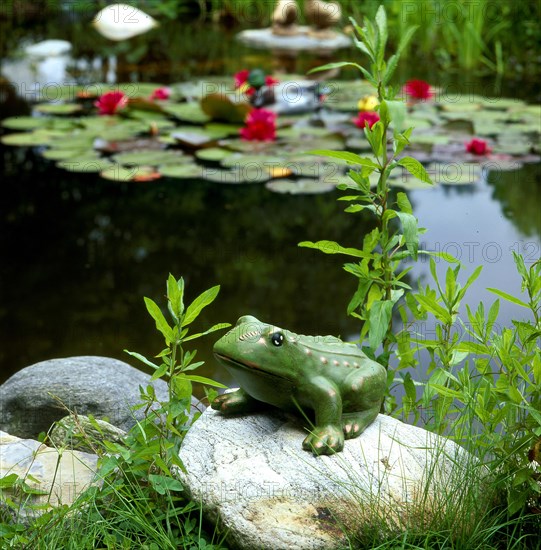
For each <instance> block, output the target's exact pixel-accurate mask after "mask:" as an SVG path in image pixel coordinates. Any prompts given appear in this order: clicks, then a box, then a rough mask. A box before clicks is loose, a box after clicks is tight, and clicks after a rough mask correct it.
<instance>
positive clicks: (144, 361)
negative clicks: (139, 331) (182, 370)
mask: <svg viewBox="0 0 541 550" xmlns="http://www.w3.org/2000/svg"><path fill="white" fill-rule="evenodd" d="M124 352H125V353H127V354H128V355H131V356H132V357H135V358H136V359H138V360H139V361H141V363H144V364H145V365H147V366H148V367H151V368H152V369H154V370H156V369H157V368H158V365H155V364H154V363H153V362H152V361H149V360H148V359H147V358H146V357H145V356H144V355H141V354H140V353H136V352H135V351H129V350H127V349H125V350H124Z"/></svg>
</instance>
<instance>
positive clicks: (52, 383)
mask: <svg viewBox="0 0 541 550" xmlns="http://www.w3.org/2000/svg"><path fill="white" fill-rule="evenodd" d="M149 384H150V376H149V375H148V374H145V373H143V372H141V371H139V370H137V369H135V368H134V367H132V366H130V365H128V364H127V363H124V362H123V361H118V360H117V359H111V358H108V357H94V356H88V357H69V358H66V359H51V360H50V361H42V362H41V363H36V364H35V365H31V366H29V367H26V368H25V369H23V370H21V371H19V372H17V373H15V374H14V375H13V376H12V377H11V378H9V379H8V380H7V381H6V382H5V383H4V384H2V386H0V429H1V430H4V431H6V432H8V433H10V434H12V435H16V436H18V437H37V435H38V434H39V433H40V432H46V431H48V430H49V428H50V427H51V426H52V424H53V423H54V422H56V421H57V420H60V419H61V418H63V417H64V416H66V413H68V412H69V411H74V412H76V413H77V414H85V415H89V414H91V415H92V416H94V417H95V418H99V419H103V418H107V420H108V422H110V423H111V424H113V425H114V426H116V427H118V428H120V429H122V430H125V431H128V430H129V429H130V428H131V427H132V426H133V425H134V424H135V419H141V418H142V417H143V409H138V410H137V411H136V412H135V413H134V412H132V411H131V407H133V406H134V405H136V404H138V403H140V402H141V398H140V394H139V386H142V387H144V388H146V387H147V386H148V385H149ZM152 385H153V386H154V388H155V390H156V396H157V398H158V399H159V400H162V401H165V400H167V395H168V394H167V384H166V383H165V382H164V381H163V380H156V381H155V382H153V383H152ZM196 404H197V400H193V401H192V411H193V409H194V407H195V406H196ZM66 408H67V409H69V411H68V410H66Z"/></svg>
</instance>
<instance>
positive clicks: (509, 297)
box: [487, 288, 530, 308]
mask: <svg viewBox="0 0 541 550" xmlns="http://www.w3.org/2000/svg"><path fill="white" fill-rule="evenodd" d="M487 290H488V291H489V292H493V293H494V294H497V295H498V296H500V297H501V298H503V299H504V300H507V301H508V302H511V303H513V304H516V305H517V306H522V307H526V308H529V307H530V306H529V305H528V304H527V303H526V302H523V301H522V300H519V299H518V298H515V296H512V295H511V294H507V292H504V291H503V290H498V289H497V288H487Z"/></svg>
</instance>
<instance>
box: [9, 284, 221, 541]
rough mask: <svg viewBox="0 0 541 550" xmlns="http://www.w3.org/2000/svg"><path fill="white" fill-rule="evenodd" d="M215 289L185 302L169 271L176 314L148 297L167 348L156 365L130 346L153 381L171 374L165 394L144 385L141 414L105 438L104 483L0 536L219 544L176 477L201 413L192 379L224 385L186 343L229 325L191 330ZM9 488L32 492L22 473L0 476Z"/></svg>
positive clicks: (99, 475) (12, 504)
mask: <svg viewBox="0 0 541 550" xmlns="http://www.w3.org/2000/svg"><path fill="white" fill-rule="evenodd" d="M218 292H219V286H215V287H212V288H210V289H208V290H206V291H205V292H203V293H202V294H201V295H199V296H198V297H197V298H196V299H195V300H193V302H191V303H190V304H189V305H188V306H187V307H185V306H184V280H183V279H182V278H180V279H178V280H177V279H175V278H174V277H173V276H172V275H169V278H168V280H167V307H168V312H169V317H170V318H171V321H168V320H167V318H166V317H165V315H164V314H163V313H162V311H161V309H160V307H159V306H158V305H157V304H156V302H154V301H153V300H151V299H150V298H145V305H146V308H147V310H148V312H149V314H150V315H151V317H152V318H153V319H154V322H155V323H156V328H157V329H158V331H159V332H160V333H161V335H162V336H163V338H164V340H165V344H166V348H165V349H163V350H162V351H161V352H160V353H159V354H158V355H157V356H156V358H158V359H159V360H160V362H159V364H157V363H155V362H153V361H151V360H149V359H147V358H146V357H144V356H143V355H141V354H139V353H136V352H128V353H129V354H130V355H131V356H133V357H135V358H137V359H138V360H140V361H141V362H143V363H144V364H145V365H147V366H149V367H151V368H152V369H153V370H154V374H153V375H152V380H157V379H159V378H163V379H165V380H166V381H167V383H168V399H167V401H165V402H160V401H159V400H158V399H157V396H156V393H155V390H154V388H153V386H152V385H149V386H148V387H147V388H140V391H141V398H142V403H141V404H140V405H138V406H137V407H136V409H137V408H144V412H145V414H144V418H143V419H142V420H140V421H138V422H137V423H136V425H135V426H134V427H133V428H132V429H131V430H130V432H129V433H128V434H127V436H126V438H125V439H124V440H123V441H122V442H120V443H118V442H111V441H106V440H105V441H104V442H103V446H104V448H105V451H106V453H105V454H103V456H102V457H101V458H100V462H99V468H98V472H97V479H99V482H100V483H99V486H93V487H91V488H89V489H87V490H86V491H84V492H83V493H82V494H81V496H80V497H79V499H78V500H77V501H76V502H75V503H74V504H73V506H72V507H71V508H68V507H67V506H63V507H60V508H59V509H56V510H51V511H49V512H47V513H46V514H43V515H42V516H41V517H39V518H38V519H37V520H36V521H35V522H34V523H33V524H32V527H31V528H30V529H25V528H24V527H22V526H21V525H19V524H18V523H13V524H12V522H9V521H7V522H4V523H0V540H3V541H4V542H5V543H6V544H8V546H7V547H13V548H15V547H16V548H37V549H44V550H45V549H47V548H89V549H90V548H96V547H97V546H100V545H101V546H100V547H107V548H132V547H137V548H148V549H154V548H156V549H157V548H170V549H171V550H173V549H175V548H204V549H207V550H211V549H215V548H219V547H220V542H219V541H218V542H217V543H216V544H215V543H214V542H212V541H213V540H214V539H215V538H217V537H216V535H217V534H216V533H214V534H207V533H205V532H203V530H202V519H201V516H200V509H199V506H198V505H197V503H194V502H191V501H190V500H188V499H187V498H186V496H185V495H184V494H183V493H182V490H183V486H182V483H181V482H180V481H179V480H178V479H177V477H176V476H175V472H176V471H178V469H179V468H183V465H182V462H181V460H180V458H179V456H178V450H179V448H180V445H181V442H182V439H183V437H184V435H185V434H186V431H187V430H188V428H189V426H190V425H191V424H192V423H193V422H194V421H195V419H196V418H197V416H198V414H193V412H192V383H193V382H197V383H202V384H205V385H207V386H218V387H223V386H222V384H220V383H218V382H215V381H213V380H210V379H208V378H206V377H203V376H198V375H195V374H192V371H194V370H195V369H197V368H198V367H200V366H201V365H202V364H203V362H202V361H195V360H194V359H195V357H196V351H195V350H194V351H189V350H187V349H186V348H185V344H186V343H187V342H189V341H191V340H195V339H196V338H199V337H201V336H204V335H206V334H210V333H212V332H214V331H217V330H220V329H222V328H226V327H228V326H229V324H228V323H219V324H216V325H214V326H212V327H211V328H209V329H207V330H205V331H203V332H197V333H193V334H190V329H191V326H192V323H193V322H194V321H195V320H196V319H197V317H198V316H199V314H200V313H201V311H202V310H203V309H204V308H205V307H207V306H208V305H210V304H211V303H212V302H213V301H214V300H215V298H216V296H217V295H218ZM209 393H211V392H209ZM5 488H8V489H10V490H11V491H12V492H13V491H16V492H18V493H20V494H21V495H24V494H31V493H29V491H31V488H29V487H28V485H27V484H26V483H25V480H21V479H19V478H18V477H17V476H7V477H5V478H3V479H1V480H0V489H5ZM34 491H35V490H34ZM7 504H8V506H9V507H10V508H11V509H15V508H16V507H17V503H15V502H14V501H8V502H7ZM74 512H75V513H74ZM2 547H5V546H2Z"/></svg>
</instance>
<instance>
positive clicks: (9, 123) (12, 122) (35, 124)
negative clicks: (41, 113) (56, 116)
mask: <svg viewBox="0 0 541 550" xmlns="http://www.w3.org/2000/svg"><path fill="white" fill-rule="evenodd" d="M52 120H53V119H52V118H50V117H35V116H12V117H9V118H6V119H4V120H3V121H2V126H3V127H4V128H9V129H10V130H35V129H36V128H44V127H48V126H49V125H50V124H51V121H52Z"/></svg>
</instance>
